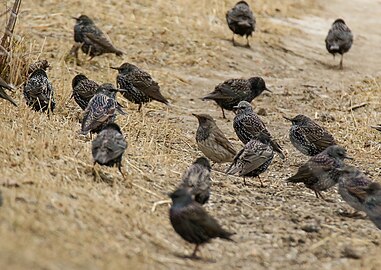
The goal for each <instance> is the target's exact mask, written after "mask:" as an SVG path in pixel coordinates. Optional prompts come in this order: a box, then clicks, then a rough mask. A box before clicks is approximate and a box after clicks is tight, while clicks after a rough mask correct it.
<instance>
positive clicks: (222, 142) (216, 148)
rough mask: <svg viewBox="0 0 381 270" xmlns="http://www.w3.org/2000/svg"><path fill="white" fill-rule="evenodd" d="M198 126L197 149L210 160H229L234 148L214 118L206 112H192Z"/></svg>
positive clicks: (218, 161)
mask: <svg viewBox="0 0 381 270" xmlns="http://www.w3.org/2000/svg"><path fill="white" fill-rule="evenodd" d="M193 115H194V116H195V117H196V118H197V119H198V123H199V126H198V128H197V132H196V142H197V145H198V149H200V151H201V152H202V153H203V154H204V155H205V156H206V157H207V158H209V159H210V160H211V161H213V162H216V163H224V162H231V161H233V159H234V156H235V155H236V150H235V149H234V147H233V145H232V144H231V143H230V142H229V140H228V139H227V138H226V137H225V135H224V134H223V133H222V131H221V130H220V129H219V128H218V126H217V124H216V122H215V121H214V119H213V118H212V117H211V116H210V115H208V114H193Z"/></svg>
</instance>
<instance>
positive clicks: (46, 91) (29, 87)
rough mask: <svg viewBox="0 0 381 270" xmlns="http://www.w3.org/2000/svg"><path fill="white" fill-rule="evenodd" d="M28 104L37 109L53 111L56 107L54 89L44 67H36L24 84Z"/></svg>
mask: <svg viewBox="0 0 381 270" xmlns="http://www.w3.org/2000/svg"><path fill="white" fill-rule="evenodd" d="M24 97H25V100H26V104H27V105H28V106H29V107H31V108H32V109H34V110H35V111H42V112H45V111H46V110H48V112H50V111H51V112H53V111H54V108H55V107H56V102H55V101H54V89H53V87H52V84H51V83H50V81H49V79H48V75H47V74H46V72H45V70H43V69H36V70H35V71H33V72H32V74H30V75H29V77H28V79H27V81H26V83H25V84H24Z"/></svg>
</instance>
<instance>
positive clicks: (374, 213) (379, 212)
mask: <svg viewBox="0 0 381 270" xmlns="http://www.w3.org/2000/svg"><path fill="white" fill-rule="evenodd" d="M364 206H365V212H366V213H367V215H368V217H369V219H370V220H371V221H372V222H373V223H374V224H375V225H376V226H377V228H379V229H380V230H381V192H380V191H379V192H377V193H376V194H374V195H369V196H368V197H367V198H366V200H365V203H364Z"/></svg>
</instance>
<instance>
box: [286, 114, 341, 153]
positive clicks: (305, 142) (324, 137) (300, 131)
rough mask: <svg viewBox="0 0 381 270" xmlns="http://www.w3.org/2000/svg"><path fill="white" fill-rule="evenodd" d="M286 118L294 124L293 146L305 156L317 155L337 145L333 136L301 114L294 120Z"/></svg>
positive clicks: (291, 135) (292, 131)
mask: <svg viewBox="0 0 381 270" xmlns="http://www.w3.org/2000/svg"><path fill="white" fill-rule="evenodd" d="M284 118H285V119H287V120H288V121H291V123H292V126H291V128H290V133H289V136H290V141H291V143H292V145H293V146H294V147H295V148H296V149H298V150H299V151H300V152H302V153H303V154H304V155H307V156H314V155H317V154H319V153H321V152H322V151H324V150H325V149H326V148H327V147H328V146H331V145H335V144H336V142H335V139H334V138H333V136H332V135H331V134H330V133H329V132H328V131H327V130H325V129H324V128H323V127H321V126H319V125H318V124H317V123H315V122H314V121H313V120H312V119H310V118H309V117H307V116H305V115H302V114H299V115H297V116H295V117H294V118H287V117H285V116H284Z"/></svg>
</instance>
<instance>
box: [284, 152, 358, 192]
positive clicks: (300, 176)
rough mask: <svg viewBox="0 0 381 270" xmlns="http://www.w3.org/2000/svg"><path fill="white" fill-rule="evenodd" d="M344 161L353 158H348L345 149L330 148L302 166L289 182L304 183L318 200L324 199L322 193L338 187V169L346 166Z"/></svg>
mask: <svg viewBox="0 0 381 270" xmlns="http://www.w3.org/2000/svg"><path fill="white" fill-rule="evenodd" d="M344 159H351V158H350V157H348V156H347V151H346V150H345V149H344V148H343V147H341V146H338V145H332V146H329V147H328V148H326V149H325V150H324V151H323V152H321V153H320V154H317V155H316V156H313V157H311V158H310V159H309V160H308V161H307V162H306V163H305V164H303V165H302V166H300V167H299V169H298V172H297V173H296V174H295V175H294V176H292V177H290V178H288V179H287V181H288V182H292V183H304V185H305V186H306V187H307V188H309V189H312V190H313V191H314V192H315V195H316V197H317V198H319V197H320V198H323V196H322V195H321V193H320V192H321V191H325V190H327V189H329V188H330V187H332V186H334V185H336V184H337V182H338V181H339V177H340V171H339V170H337V169H338V168H341V167H342V166H344V165H345V164H344Z"/></svg>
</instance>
